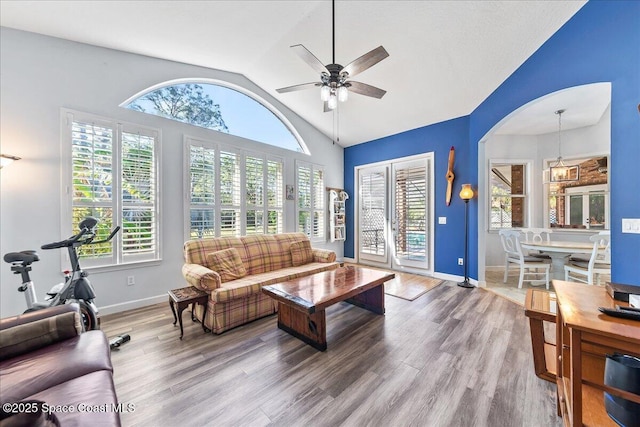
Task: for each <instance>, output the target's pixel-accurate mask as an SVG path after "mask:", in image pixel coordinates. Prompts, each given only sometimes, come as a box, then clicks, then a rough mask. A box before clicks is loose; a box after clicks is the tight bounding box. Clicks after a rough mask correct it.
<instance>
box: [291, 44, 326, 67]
mask: <svg viewBox="0 0 640 427" xmlns="http://www.w3.org/2000/svg"><path fill="white" fill-rule="evenodd" d="M291 49H293V51H294V52H295V53H297V54H298V56H299V57H300V58H302V60H303V61H304V62H306V63H307V64H309V65H310V66H311V68H313V69H314V70H316V71H317V72H318V73H319V74H322V73H327V74H329V70H327V67H325V66H324V64H323V63H322V62H320V60H319V59H318V58H316V57H315V55H314V54H313V53H311V52H309V49H307V48H306V47H304V46H302V45H301V44H296V45H293V46H291Z"/></svg>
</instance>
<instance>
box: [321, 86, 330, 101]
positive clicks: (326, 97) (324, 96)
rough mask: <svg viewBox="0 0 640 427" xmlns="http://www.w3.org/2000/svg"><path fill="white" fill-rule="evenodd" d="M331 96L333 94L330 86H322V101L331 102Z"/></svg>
mask: <svg viewBox="0 0 640 427" xmlns="http://www.w3.org/2000/svg"><path fill="white" fill-rule="evenodd" d="M330 94H331V89H330V88H329V86H327V85H322V87H321V88H320V99H321V100H322V101H325V102H326V101H328V100H329V95H330Z"/></svg>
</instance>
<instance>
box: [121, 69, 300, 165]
mask: <svg viewBox="0 0 640 427" xmlns="http://www.w3.org/2000/svg"><path fill="white" fill-rule="evenodd" d="M121 107H124V108H129V109H131V110H136V111H141V112H143V113H147V114H154V115H157V116H161V117H165V118H167V119H171V120H177V121H179V122H183V123H188V124H192V125H195V126H200V127H204V128H207V129H212V130H215V131H218V132H224V133H228V134H231V135H235V136H239V137H242V138H246V139H251V140H253V141H258V142H262V143H265V144H269V145H274V146H276V147H280V148H285V149H287V150H292V151H297V152H303V153H307V154H308V150H307V149H306V146H305V144H304V143H303V142H302V140H301V138H300V136H299V135H297V133H296V132H295V130H294V129H293V126H291V125H290V124H289V123H288V122H287V120H286V119H285V118H284V116H283V115H282V114H281V113H280V112H278V111H277V110H276V109H275V108H273V107H270V106H268V104H267V103H266V101H264V100H262V99H260V98H258V96H257V95H255V94H252V93H250V92H248V91H247V90H246V89H243V88H239V87H233V88H232V87H230V85H227V84H225V83H222V82H216V83H210V82H206V81H197V82H195V81H179V82H176V81H173V82H170V83H168V84H167V83H163V84H161V85H157V86H154V87H152V88H150V89H147V90H145V91H144V92H142V93H139V94H136V95H135V96H133V97H131V98H129V99H128V100H127V101H125V102H124V103H122V104H121Z"/></svg>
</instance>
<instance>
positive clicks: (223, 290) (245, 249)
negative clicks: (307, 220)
mask: <svg viewBox="0 0 640 427" xmlns="http://www.w3.org/2000/svg"><path fill="white" fill-rule="evenodd" d="M304 240H307V241H308V240H309V239H308V237H307V236H306V235H305V234H304V233H283V234H275V235H266V234H258V235H253V236H245V237H218V238H210V239H197V240H189V241H187V242H186V243H185V244H184V259H185V264H184V266H183V267H182V274H183V276H184V278H185V279H186V280H187V282H188V283H189V284H190V285H191V286H195V287H196V288H198V289H201V290H203V291H205V292H209V294H210V297H209V304H208V307H207V315H206V317H205V319H204V324H205V326H206V327H208V328H209V329H211V330H212V331H213V333H215V334H220V333H222V332H224V331H226V330H229V329H231V328H235V327H236V326H240V325H243V324H245V323H248V322H250V321H252V320H255V319H259V318H261V317H265V316H269V315H271V314H274V313H276V312H277V310H278V305H277V302H276V301H274V300H272V299H271V298H269V297H268V296H266V295H264V294H263V293H262V292H261V288H262V286H266V285H271V284H274V283H278V282H282V281H285V280H290V279H294V278H298V277H302V276H307V275H310V274H314V273H319V272H321V271H326V270H332V269H334V268H337V267H338V265H339V264H338V263H337V262H336V254H335V252H333V251H329V250H325V249H315V248H314V249H312V252H313V259H312V260H311V261H310V262H308V263H306V264H303V265H297V266H295V265H294V262H293V260H292V247H291V245H292V243H296V242H301V241H304ZM296 246H297V245H294V247H296ZM229 248H235V249H236V250H237V252H238V253H239V255H240V259H241V260H242V265H243V267H244V269H246V275H245V276H244V277H241V278H238V279H235V280H228V281H224V280H223V279H222V278H221V275H220V274H219V272H217V271H214V270H213V269H212V268H211V267H212V259H211V254H212V253H214V252H217V253H221V252H219V251H224V250H225V249H229ZM222 253H224V252H222ZM202 311H203V310H202V307H200V306H197V307H196V316H197V317H198V319H202Z"/></svg>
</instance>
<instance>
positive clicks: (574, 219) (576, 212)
mask: <svg viewBox="0 0 640 427" xmlns="http://www.w3.org/2000/svg"><path fill="white" fill-rule="evenodd" d="M569 224H571V225H581V224H582V196H581V195H580V196H571V197H570V198H569Z"/></svg>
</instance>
